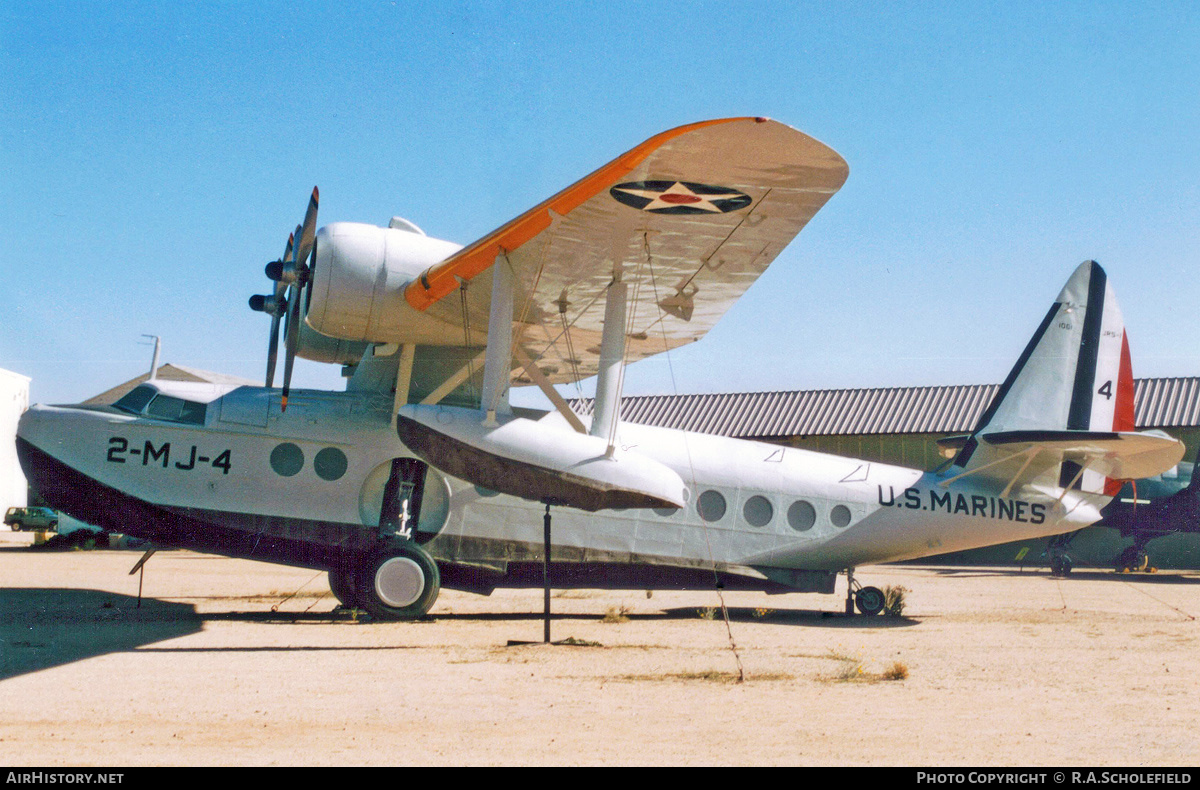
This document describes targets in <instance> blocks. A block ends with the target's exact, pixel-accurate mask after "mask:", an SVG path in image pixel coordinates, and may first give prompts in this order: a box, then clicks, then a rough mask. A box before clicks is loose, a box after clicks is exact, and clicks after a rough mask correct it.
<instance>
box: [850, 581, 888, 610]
mask: <svg viewBox="0 0 1200 790" xmlns="http://www.w3.org/2000/svg"><path fill="white" fill-rule="evenodd" d="M883 604H884V598H883V590H881V589H879V588H878V587H860V588H859V590H858V592H856V593H854V605H855V606H857V607H858V611H860V612H862V613H863V614H870V615H874V614H879V613H880V612H882V611H883Z"/></svg>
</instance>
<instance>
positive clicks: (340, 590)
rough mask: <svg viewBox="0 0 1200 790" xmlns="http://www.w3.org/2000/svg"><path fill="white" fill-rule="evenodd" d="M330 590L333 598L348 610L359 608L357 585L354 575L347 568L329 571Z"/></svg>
mask: <svg viewBox="0 0 1200 790" xmlns="http://www.w3.org/2000/svg"><path fill="white" fill-rule="evenodd" d="M329 589H330V591H332V592H333V597H334V598H337V599H338V602H339V603H341V605H342V606H344V607H346V608H347V609H357V608H359V603H358V592H357V585H356V584H355V582H354V573H353V572H352V571H350V570H349V569H347V568H335V569H333V570H331V571H329Z"/></svg>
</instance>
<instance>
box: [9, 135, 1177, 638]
mask: <svg viewBox="0 0 1200 790" xmlns="http://www.w3.org/2000/svg"><path fill="white" fill-rule="evenodd" d="M848 172H849V170H848V167H847V165H846V162H845V161H844V160H843V159H842V157H841V156H839V155H838V154H837V153H836V152H835V151H833V150H832V149H831V148H829V147H828V146H826V145H825V144H823V143H821V142H818V141H817V140H815V139H813V138H811V137H809V136H807V135H805V134H803V133H802V132H799V131H797V130H795V129H793V128H791V127H789V126H787V125H785V124H782V123H779V122H776V121H772V120H768V119H765V118H755V117H747V118H727V119H718V120H711V121H705V122H701V123H695V124H691V125H687V126H682V127H679V128H675V129H671V130H669V131H666V132H663V133H661V134H659V135H656V136H654V137H651V138H650V139H648V140H646V141H645V142H643V143H642V144H640V145H638V146H636V147H635V148H633V149H631V150H629V151H628V152H626V153H624V154H622V155H621V156H619V157H617V158H616V159H614V160H613V161H611V162H609V163H608V164H606V165H604V166H603V167H601V168H599V169H598V170H596V171H595V172H593V173H591V174H590V175H588V176H586V177H584V178H583V179H581V180H579V181H577V182H576V183H574V184H572V185H571V186H569V187H567V188H566V189H564V190H563V191H561V192H559V193H558V194H556V195H554V196H553V197H551V198H549V199H548V200H546V201H544V202H542V203H540V204H539V205H537V206H535V207H534V208H532V209H530V210H528V211H526V212H525V213H523V214H521V215H520V216H518V217H516V218H515V219H513V220H511V221H510V222H508V223H506V224H504V225H503V226H501V227H500V228H498V229H497V230H495V231H493V232H491V233H489V234H487V235H486V236H484V237H483V238H481V239H479V240H478V241H475V242H474V243H471V244H468V245H467V246H465V247H463V246H459V245H457V244H454V243H451V242H449V241H443V240H438V239H434V238H431V237H429V236H427V235H426V234H425V233H424V232H423V231H422V230H421V229H420V228H419V227H418V226H417V225H416V224H414V223H413V222H411V221H409V220H407V219H403V218H393V219H392V220H391V221H390V222H389V223H388V224H387V226H386V227H383V226H376V225H370V224H359V223H350V222H335V223H332V224H329V225H325V226H324V227H321V228H319V229H318V227H317V221H316V217H317V208H318V198H319V194H318V192H317V190H316V189H314V190H313V192H312V197H311V200H310V202H309V206H308V211H307V212H306V214H305V216H304V218H303V221H302V222H301V223H300V224H299V225H298V226H297V228H296V229H295V231H294V232H293V233H292V234H291V236H290V238H289V240H288V243H287V244H286V246H285V252H284V254H283V256H282V257H280V258H279V259H278V260H276V261H273V262H271V263H269V264H268V265H267V266H266V273H267V275H268V277H269V278H270V280H271V281H272V283H273V290H272V291H271V292H270V293H267V294H264V295H258V296H255V297H252V298H251V300H250V306H251V307H252V308H254V309H255V310H259V311H261V312H263V313H265V314H266V315H267V316H269V317H270V319H271V328H270V333H269V336H268V344H267V349H268V362H267V373H266V380H265V386H263V387H257V386H216V385H208V384H189V383H178V382H168V381H150V382H147V383H145V384H142V385H140V386H138V387H137V388H135V389H134V390H132V391H131V392H129V393H128V394H127V395H125V396H124V397H123V398H121V399H120V400H119V401H117V402H116V403H114V404H113V405H112V406H84V405H71V406H54V405H36V406H34V407H32V408H30V409H29V410H28V411H27V412H26V413H25V414H24V416H23V417H22V419H21V421H20V424H19V428H18V437H17V445H18V452H19V456H20V460H21V463H22V466H23V469H24V471H25V474H26V476H27V477H28V479H29V481H30V482H31V483H32V484H33V485H34V486H35V487H36V489H37V490H38V492H39V493H40V494H41V495H42V496H43V497H44V498H45V499H46V501H47V502H49V503H50V504H51V505H52V506H53V507H55V508H56V509H58V510H61V511H62V512H64V513H67V514H69V515H71V516H74V517H76V518H79V519H82V520H84V521H86V522H88V523H90V524H95V525H97V526H100V527H102V528H104V529H108V530H112V531H117V532H122V533H126V534H129V535H133V536H136V537H139V538H144V539H146V540H149V541H152V542H153V544H155V545H157V546H163V547H183V548H187V549H193V550H197V551H201V552H213V553H217V554H222V555H226V556H230V557H239V558H247V559H253V560H262V561H267V562H275V563H285V564H289V565H294V566H301V567H306V568H312V569H317V570H322V571H327V572H328V578H329V585H330V588H331V589H332V591H333V593H334V594H335V595H336V597H337V598H338V599H339V600H340V601H341V602H342V603H343V604H345V605H346V606H352V607H356V608H360V609H365V610H366V611H367V612H369V613H370V614H371V615H373V616H374V617H376V618H379V619H410V618H418V617H421V616H424V615H425V614H426V613H427V612H428V611H429V610H430V607H431V606H433V605H434V602H435V600H436V598H437V596H438V593H439V590H440V589H441V588H443V587H445V588H448V589H456V590H467V591H472V592H476V593H481V594H488V593H490V592H491V591H493V590H494V589H496V588H505V587H538V586H542V585H544V584H549V585H552V586H554V587H556V588H573V587H574V588H578V587H584V588H605V589H644V590H652V589H712V588H713V587H719V588H724V589H742V590H761V591H766V592H768V593H793V592H802V593H813V592H816V593H827V594H831V593H834V592H835V584H836V581H837V579H838V577H839V576H840V575H841V574H845V575H846V576H847V581H848V584H847V608H851V601H853V604H854V605H856V606H857V607H858V609H859V610H860V611H862V612H864V613H868V614H872V613H878V612H879V611H880V609H881V608H882V607H883V595H882V593H881V592H880V590H879V589H878V588H876V587H869V586H867V587H864V586H862V585H861V584H860V583H859V582H858V581H857V580H856V579H854V575H853V574H854V569H855V568H857V567H858V566H861V565H864V564H868V563H870V564H874V563H881V562H888V561H895V560H907V559H914V558H919V557H923V556H928V555H932V554H938V553H943V552H948V551H956V550H962V549H969V548H973V547H980V546H985V545H990V544H996V543H1002V542H1007V541H1012V540H1017V539H1022V538H1029V537H1040V536H1050V535H1057V534H1061V533H1065V532H1069V531H1072V530H1075V529H1078V528H1080V527H1083V526H1086V525H1088V524H1091V523H1094V522H1095V521H1097V520H1098V519H1099V518H1100V508H1101V507H1103V506H1104V505H1105V504H1106V503H1107V502H1108V501H1109V500H1111V498H1112V496H1113V495H1114V493H1115V492H1116V491H1117V490H1118V489H1119V488H1120V485H1121V482H1120V481H1122V480H1129V479H1135V478H1144V477H1148V476H1152V475H1156V474H1159V473H1161V472H1163V471H1164V470H1167V469H1169V468H1171V467H1172V466H1174V465H1175V464H1176V463H1177V462H1178V461H1179V460H1180V457H1181V456H1182V454H1183V445H1182V444H1180V443H1179V442H1178V441H1177V440H1175V439H1172V438H1170V437H1168V436H1166V435H1165V434H1162V433H1155V432H1135V431H1134V430H1133V379H1132V373H1131V370H1130V357H1129V346H1128V341H1127V338H1126V334H1125V327H1124V324H1123V321H1122V317H1121V313H1120V310H1119V308H1118V306H1117V303H1116V301H1115V298H1114V296H1113V291H1112V288H1111V287H1110V285H1109V283H1108V278H1107V276H1106V274H1105V272H1104V270H1103V269H1102V268H1101V267H1100V266H1099V265H1097V264H1096V263H1094V262H1092V261H1088V262H1085V263H1084V264H1082V265H1080V266H1079V267H1078V268H1077V269H1075V270H1074V273H1073V274H1071V276H1070V278H1069V279H1068V280H1067V283H1066V285H1065V286H1064V287H1063V289H1062V291H1061V293H1060V294H1059V295H1058V297H1057V299H1055V300H1054V302H1053V304H1052V305H1051V306H1050V308H1049V310H1048V311H1047V313H1046V314H1045V317H1044V318H1043V319H1042V321H1041V323H1040V324H1039V325H1038V326H1037V328H1036V331H1035V332H1034V334H1033V337H1032V339H1031V340H1030V341H1029V344H1028V346H1027V347H1026V348H1025V350H1024V352H1023V353H1022V354H1021V356H1020V358H1019V359H1018V360H1017V362H1016V364H1015V366H1014V367H1013V369H1012V372H1011V373H1010V374H1009V376H1008V377H1007V379H1006V380H1005V382H1004V384H1003V386H1002V388H1001V390H1000V392H999V394H998V395H997V396H996V398H995V400H994V402H993V403H992V404H991V406H990V408H989V409H988V410H987V411H986V413H985V414H984V415H983V417H982V418H981V419H980V421H979V424H978V426H976V428H975V429H974V430H973V431H972V432H971V433H970V434H969V435H965V436H962V437H958V438H957V439H955V440H952V441H951V442H949V443H948V446H947V450H948V451H949V452H950V453H951V454H952V455H953V458H952V459H951V460H949V461H948V462H947V463H946V464H944V465H943V466H941V467H939V468H937V469H935V470H932V471H926V470H921V469H908V468H902V467H898V466H892V465H888V464H883V463H877V462H871V461H867V460H856V459H852V458H847V457H841V456H834V455H825V454H820V453H815V452H807V451H804V450H800V449H795V448H791V447H783V446H779V445H775V444H769V443H763V442H757V441H744V440H735V439H729V438H723V437H717V436H708V435H700V434H694V433H687V432H682V431H675V430H665V429H661V428H656V427H648V426H641V425H635V424H630V423H626V422H622V421H621V419H620V404H621V397H622V391H623V381H624V372H625V368H626V366H628V365H630V364H633V363H635V362H637V361H639V360H641V359H644V358H646V357H649V356H652V355H656V354H670V353H671V351H672V350H673V349H676V348H679V347H680V346H683V345H685V344H690V343H693V342H696V341H698V340H700V339H701V338H702V337H703V336H704V335H705V334H706V333H707V332H708V330H709V329H710V328H711V327H712V326H713V325H714V324H715V323H716V322H717V321H718V320H719V319H720V318H721V316H722V315H723V314H724V313H725V312H726V311H727V310H728V309H729V308H730V307H731V306H732V305H733V304H734V302H736V301H737V299H738V298H739V297H740V296H741V295H742V294H743V293H744V292H745V291H746V289H748V288H749V287H751V285H752V284H753V283H754V282H755V280H756V279H757V278H758V277H759V276H760V275H761V274H762V273H763V272H764V271H765V270H766V268H767V266H768V265H770V264H771V262H772V261H774V260H775V259H776V257H777V256H778V255H779V254H780V252H781V251H782V250H783V249H784V248H785V247H786V246H787V245H788V244H789V243H790V242H791V241H792V240H793V239H794V238H795V237H796V236H797V234H798V233H799V232H800V231H801V229H802V228H803V227H804V226H805V225H806V223H808V221H809V220H810V219H811V218H812V217H813V216H814V214H815V213H816V212H817V211H818V210H819V209H820V208H821V207H822V206H824V205H825V203H826V202H827V201H828V200H829V199H830V198H831V197H832V196H833V195H834V193H836V192H837V190H838V189H839V188H840V187H841V186H842V184H843V183H844V182H845V180H846V178H847V175H848ZM990 302H991V303H994V302H995V299H992V300H990ZM281 327H282V333H283V338H284V342H283V346H284V371H283V380H282V387H279V388H276V387H275V386H274V376H275V372H276V367H277V359H278V355H279V351H280V332H281ZM297 356H300V357H304V358H307V359H311V360H317V361H320V362H326V363H331V364H337V365H341V366H342V367H343V373H344V374H345V375H346V376H347V383H346V386H345V390H344V391H319V390H311V389H292V388H291V376H292V370H293V363H294V360H295V358H296V357H297ZM593 376H594V377H596V395H595V399H594V408H593V409H592V411H591V414H590V415H581V414H577V413H576V412H575V411H573V410H572V409H571V408H570V407H569V405H568V404H567V402H566V401H565V400H564V399H563V397H562V396H561V395H560V394H559V392H558V391H557V390H556V389H555V386H556V385H561V384H569V383H571V382H578V381H580V380H583V379H587V378H590V377H593ZM520 386H535V387H538V388H539V389H540V390H541V392H542V393H544V395H545V397H546V398H547V400H548V401H549V403H550V405H552V406H553V408H550V409H547V410H535V409H528V408H520V407H516V406H513V405H512V404H511V399H510V393H511V389H512V388H513V387H520ZM552 510H553V530H552V531H551V527H550V523H551V511H552Z"/></svg>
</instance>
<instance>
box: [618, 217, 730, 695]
mask: <svg viewBox="0 0 1200 790" xmlns="http://www.w3.org/2000/svg"><path fill="white" fill-rule="evenodd" d="M642 246H643V249H644V250H645V253H646V256H645V257H646V265H647V270H648V271H649V272H650V285H651V288H652V289H653V290H654V303H655V304H658V303H659V301H660V300H659V297H658V280H657V279H656V278H655V276H654V260H653V258H652V257H651V255H650V238H649V234H648V233H645V232H643V234H642ZM657 323H658V325H659V328H660V330H661V332H662V336H663V351H664V353H665V355H666V357H667V371H668V373H669V374H670V376H671V391H672V392H673V393H674V394H675V397H679V385H678V384H677V383H676V380H675V365H674V363H673V362H672V361H671V346H670V343H669V342H668V340H667V328H666V324H665V323H664V322H662V321H661V320H660V321H658V322H657ZM682 433H683V449H684V452H685V453H686V454H687V459H688V470H689V472H690V475H691V483H692V490H693V491H694V490H695V489H696V467H695V464H694V463H693V461H692V447H691V444H690V443H689V442H688V432H687V431H683V432H682ZM697 504H698V503H697ZM700 521H701V522H702V525H703V527H704V544H705V546H706V548H707V549H708V562H709V565H710V566H712V572H713V589H714V590H715V591H716V593H717V600H718V601H720V603H721V616H722V618H723V619H724V620H725V633H726V635H727V636H728V637H729V649H730V651H731V652H732V653H733V660H734V663H736V664H737V669H738V678H737V679H738V683H743V682H745V680H746V670H745V668H744V667H743V666H742V657H741V655H740V654H739V653H738V648H737V642H736V641H735V640H734V638H733V625H732V624H731V623H730V621H729V607H727V606H726V605H725V594H724V592H723V591H722V589H721V576H720V574H719V573H718V572H717V561H716V559H714V558H713V550H712V538H711V537H710V535H709V529H708V521H707V520H706V519H705V518H704V517H703V516H701V517H700Z"/></svg>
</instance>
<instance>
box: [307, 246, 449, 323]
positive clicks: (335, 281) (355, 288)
mask: <svg viewBox="0 0 1200 790" xmlns="http://www.w3.org/2000/svg"><path fill="white" fill-rule="evenodd" d="M459 249H461V247H460V246H459V245H457V244H454V243H452V242H448V241H443V240H441V239H434V238H430V237H429V236H425V235H424V234H422V233H417V232H414V231H413V230H410V229H406V228H403V227H400V228H381V227H378V226H375V225H366V224H361V223H357V222H335V223H332V224H330V225H326V226H325V227H324V228H322V229H321V230H320V231H319V232H318V233H317V260H316V266H315V268H314V270H313V282H312V293H311V296H310V298H309V304H308V312H307V315H306V320H307V322H308V324H309V326H311V327H312V328H313V329H315V330H317V331H318V332H320V333H321V334H322V335H328V336H330V337H333V338H342V339H344V340H349V341H362V342H369V343H390V342H396V341H397V340H401V339H403V338H404V337H405V326H404V324H405V321H406V319H407V320H409V321H411V319H412V311H411V310H410V309H409V308H408V307H407V303H406V302H405V300H404V287H405V286H406V285H408V284H409V283H410V282H412V281H413V280H414V279H415V278H417V277H418V276H419V275H420V274H421V272H423V271H425V270H426V269H428V268H429V267H430V266H432V265H434V264H435V263H439V262H440V261H442V260H444V259H446V258H447V257H448V256H450V255H452V254H453V253H454V252H456V251H458V250H459ZM301 339H303V335H302V336H301Z"/></svg>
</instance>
